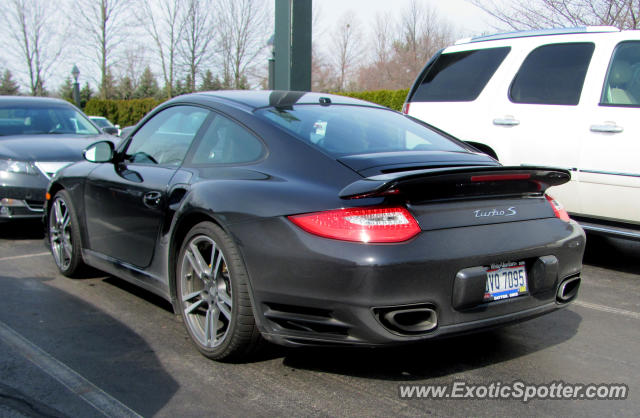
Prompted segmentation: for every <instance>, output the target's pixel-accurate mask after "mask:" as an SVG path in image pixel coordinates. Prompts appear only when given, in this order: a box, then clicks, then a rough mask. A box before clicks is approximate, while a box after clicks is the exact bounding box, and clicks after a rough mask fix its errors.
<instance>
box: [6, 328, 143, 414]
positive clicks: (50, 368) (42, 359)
mask: <svg viewBox="0 0 640 418" xmlns="http://www.w3.org/2000/svg"><path fill="white" fill-rule="evenodd" d="M0 339H2V341H3V342H5V343H7V344H8V345H9V346H10V347H12V348H13V349H14V350H16V351H17V352H18V353H20V355H22V356H23V357H24V358H26V359H27V360H29V361H31V362H32V363H33V364H35V365H36V366H37V367H39V368H40V369H41V370H42V371H44V372H45V373H46V374H48V375H49V376H51V377H53V378H54V379H56V380H57V381H58V382H60V383H61V384H62V385H63V386H65V387H66V388H67V389H69V390H70V391H71V392H73V393H74V394H75V395H77V396H79V397H80V398H82V399H83V400H84V401H85V402H87V403H88V404H89V405H91V406H93V407H94V408H95V409H96V410H98V411H99V412H100V413H102V414H104V415H105V416H107V417H140V416H141V415H139V414H138V413H136V412H135V411H133V410H132V409H130V408H129V407H127V406H126V405H125V404H123V403H122V402H120V401H119V400H117V399H116V398H114V397H112V396H111V395H109V394H108V393H106V392H105V391H103V390H102V389H100V388H99V387H97V386H95V385H94V384H93V383H91V382H90V381H88V380H87V379H85V378H84V377H83V376H82V375H80V374H79V373H77V372H76V371H75V370H73V369H72V368H70V367H69V366H67V365H66V364H64V363H62V362H61V361H59V360H57V359H56V358H54V357H53V356H51V355H50V354H49V353H47V352H45V351H44V350H42V349H41V348H40V347H38V346H37V345H35V344H33V343H32V342H31V341H29V340H27V339H26V338H24V337H23V336H22V335H20V334H18V333H17V332H16V331H14V330H13V329H12V328H11V327H9V326H8V325H7V324H5V323H4V322H2V321H0Z"/></svg>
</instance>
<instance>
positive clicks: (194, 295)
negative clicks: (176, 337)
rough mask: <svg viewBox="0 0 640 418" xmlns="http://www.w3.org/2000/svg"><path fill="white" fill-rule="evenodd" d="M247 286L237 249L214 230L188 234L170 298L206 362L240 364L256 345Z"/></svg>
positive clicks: (207, 226)
mask: <svg viewBox="0 0 640 418" xmlns="http://www.w3.org/2000/svg"><path fill="white" fill-rule="evenodd" d="M248 280H249V279H248V276H247V270H246V268H245V266H244V263H243V262H242V259H241V258H240V254H239V252H238V249H237V248H236V246H235V244H234V243H233V241H232V240H231V238H230V237H229V236H228V235H227V234H226V233H225V232H224V231H223V230H222V229H221V228H220V227H219V226H217V225H215V224H214V223H212V222H201V223H199V224H197V225H196V226H194V227H193V228H191V230H190V231H189V233H188V234H187V236H186V237H185V239H184V241H183V243H182V247H181V249H180V252H179V255H178V260H177V263H176V281H175V283H176V295H177V299H178V306H179V307H180V315H181V316H182V319H183V322H184V324H185V326H186V328H187V332H188V333H189V336H190V337H191V339H192V340H193V342H194V343H195V345H196V347H197V348H198V350H199V351H200V352H201V353H202V354H203V355H205V356H206V357H208V358H210V359H214V360H226V361H229V360H242V359H246V358H247V357H248V356H249V355H251V354H253V353H254V352H255V351H257V349H258V348H259V347H260V346H261V345H262V336H261V335H260V332H259V331H258V328H257V326H256V323H255V318H254V316H253V309H252V304H251V299H250V297H249V286H248Z"/></svg>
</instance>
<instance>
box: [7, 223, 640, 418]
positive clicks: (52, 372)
mask: <svg viewBox="0 0 640 418" xmlns="http://www.w3.org/2000/svg"><path fill="white" fill-rule="evenodd" d="M582 278H583V283H582V287H581V291H580V295H579V300H578V301H577V302H575V303H574V304H573V305H572V306H571V307H569V308H568V309H565V310H561V311H558V312H555V313H553V314H550V315H546V316H543V317H540V318H537V319H534V320H531V321H528V322H525V323H522V324H519V325H513V326H510V327H507V328H502V329H499V330H493V331H489V332H485V333H481V334H474V335H468V336H463V337H456V338H451V339H447V340H441V341H433V342H427V343H422V344H419V345H412V346H406V347H395V348H389V349H336V348H325V349H285V348H280V347H269V348H268V349H267V350H266V352H265V353H264V354H262V355H261V356H260V357H259V358H258V359H256V360H255V361H253V362H251V363H247V364H224V363H216V362H213V361H209V360H207V359H205V358H204V357H202V356H201V355H200V354H199V353H198V352H197V350H196V349H195V348H194V346H193V345H192V344H191V342H190V341H189V339H188V336H187V333H186V331H185V329H184V327H183V325H182V324H181V323H180V322H179V321H178V320H177V319H176V317H175V316H174V315H173V313H172V312H171V310H170V305H169V304H168V303H166V302H164V301H163V300H161V299H159V298H157V297H155V296H154V295H152V294H150V293H147V292H145V291H142V290H140V289H137V288H135V287H133V286H131V285H129V284H127V283H126V282H124V281H122V280H119V279H116V278H113V277H109V276H105V275H100V274H96V275H94V276H92V277H88V278H84V279H76V280H71V279H67V278H65V277H63V276H61V275H60V274H58V273H57V270H56V267H55V265H54V262H53V260H52V258H51V256H50V254H49V253H48V251H47V249H46V248H45V247H44V246H43V241H42V234H41V227H40V225H39V224H38V223H37V222H36V223H33V222H30V223H20V224H3V225H0V295H2V301H1V303H0V416H78V417H80V416H82V417H91V416H103V415H107V416H127V415H129V416H136V415H142V416H181V417H187V416H203V415H205V416H237V415H242V416H274V415H278V416H282V415H289V416H311V415H313V416H347V415H349V416H393V415H403V416H415V415H436V416H453V415H458V416H459V415H464V416H514V415H520V416H523V415H524V416H532V415H537V416H540V415H542V416H573V415H583V416H603V415H604V416H637V414H638V411H639V410H640V361H639V360H638V358H639V354H640V243H632V242H625V241H619V240H606V239H593V238H592V237H590V239H589V243H588V248H587V254H586V257H585V266H584V269H583V275H582ZM514 380H519V381H522V382H526V383H529V384H546V383H551V382H557V381H562V382H565V383H579V384H588V383H621V384H626V385H627V386H628V388H629V392H628V397H627V399H625V400H586V399H577V400H531V401H528V402H526V403H525V402H523V401H522V400H498V399H485V400H477V399H476V400H468V399H467V400H464V399H403V398H401V397H400V396H399V385H401V384H428V385H434V384H447V385H451V384H452V383H453V382H455V381H464V382H467V383H468V384H469V385H479V384H490V383H495V382H503V383H505V384H506V383H509V382H513V381H514Z"/></svg>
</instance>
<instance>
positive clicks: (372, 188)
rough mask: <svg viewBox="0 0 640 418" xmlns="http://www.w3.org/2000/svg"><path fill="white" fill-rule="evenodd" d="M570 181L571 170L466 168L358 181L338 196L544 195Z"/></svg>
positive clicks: (437, 169)
mask: <svg viewBox="0 0 640 418" xmlns="http://www.w3.org/2000/svg"><path fill="white" fill-rule="evenodd" d="M569 180H571V173H570V172H569V171H568V170H564V169H559V168H551V167H528V166H511V167H505V166H497V167H487V166H472V167H469V166H466V167H456V168H436V169H423V170H412V171H402V172H395V173H388V174H381V175H377V176H372V177H367V178H365V179H362V180H357V181H355V182H353V183H351V184H349V185H348V186H346V187H345V188H344V189H342V190H341V191H340V193H339V196H340V198H342V199H359V198H364V197H378V196H386V195H396V194H411V195H415V194H419V195H421V196H424V197H425V198H447V197H472V196H491V195H508V194H532V193H533V194H542V193H544V192H545V190H547V189H548V188H549V187H551V186H558V185H561V184H564V183H566V182H568V181H569Z"/></svg>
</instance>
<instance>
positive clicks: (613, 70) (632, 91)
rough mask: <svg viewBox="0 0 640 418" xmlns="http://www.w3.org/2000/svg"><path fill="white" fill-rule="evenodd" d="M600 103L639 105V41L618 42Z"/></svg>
mask: <svg viewBox="0 0 640 418" xmlns="http://www.w3.org/2000/svg"><path fill="white" fill-rule="evenodd" d="M600 104H602V105H605V106H638V105H640V42H637V41H630V42H622V43H620V44H618V46H617V47H616V49H615V51H614V52H613V57H612V58H611V62H610V63H609V70H608V71H607V78H606V80H605V82H604V88H603V89H602V97H601V99H600Z"/></svg>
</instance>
